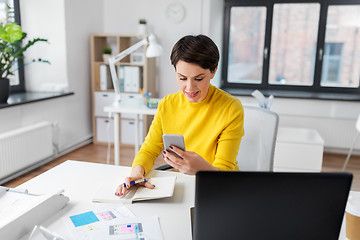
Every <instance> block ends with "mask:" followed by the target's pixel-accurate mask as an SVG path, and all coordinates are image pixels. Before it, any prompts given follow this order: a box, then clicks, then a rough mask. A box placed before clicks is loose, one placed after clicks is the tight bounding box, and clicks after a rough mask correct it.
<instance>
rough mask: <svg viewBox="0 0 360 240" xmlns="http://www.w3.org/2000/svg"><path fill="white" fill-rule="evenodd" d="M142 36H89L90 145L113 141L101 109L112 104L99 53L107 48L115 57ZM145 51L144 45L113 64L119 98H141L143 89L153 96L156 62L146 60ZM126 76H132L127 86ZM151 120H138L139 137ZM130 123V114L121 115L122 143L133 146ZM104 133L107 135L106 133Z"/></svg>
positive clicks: (110, 125)
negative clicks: (91, 139) (91, 136)
mask: <svg viewBox="0 0 360 240" xmlns="http://www.w3.org/2000/svg"><path fill="white" fill-rule="evenodd" d="M144 37H147V36H146V35H136V34H134V35H121V34H92V35H91V39H90V57H91V59H90V60H91V101H92V126H93V136H94V137H93V141H94V143H106V142H107V141H108V140H110V141H111V142H113V141H114V137H113V135H114V133H113V119H110V121H109V119H108V114H107V113H106V112H104V107H105V106H107V105H111V104H112V103H113V101H114V97H115V92H114V87H113V84H112V81H111V75H110V70H109V64H108V63H107V61H106V60H105V61H104V59H103V51H104V49H105V48H111V50H112V54H113V55H116V54H118V53H119V52H122V51H124V50H125V49H127V48H129V47H130V46H132V45H133V44H135V43H137V42H139V41H141V40H142V39H143V38H144ZM146 49H147V46H143V47H142V48H140V49H138V50H137V51H135V52H134V53H132V54H130V55H128V56H126V57H125V58H123V59H122V60H121V61H120V62H118V63H117V64H116V71H117V75H118V77H119V78H122V84H120V89H121V94H120V95H121V98H122V99H124V98H126V99H132V98H133V99H136V98H142V95H141V94H140V89H143V90H144V92H151V96H152V97H157V92H156V59H155V58H146V57H145V53H146ZM134 70H135V71H134ZM124 73H125V74H124ZM130 75H131V76H132V77H131V81H130V83H131V85H130V84H129V79H130V78H129V76H130ZM134 75H135V78H134ZM127 76H128V77H127ZM134 79H135V81H134ZM152 118H153V117H152V116H143V117H142V118H141V119H140V125H141V126H143V127H142V130H143V131H141V132H140V136H141V137H142V138H143V137H144V135H146V133H147V131H148V129H149V126H150V124H151V121H152ZM133 121H134V116H133V115H131V114H122V115H121V125H120V126H121V127H120V131H121V136H122V137H121V143H122V144H134V136H133V134H130V132H131V133H133V131H131V128H133V127H134V126H133ZM107 132H110V133H109V134H108V133H107ZM128 133H129V134H128ZM108 136H109V137H108Z"/></svg>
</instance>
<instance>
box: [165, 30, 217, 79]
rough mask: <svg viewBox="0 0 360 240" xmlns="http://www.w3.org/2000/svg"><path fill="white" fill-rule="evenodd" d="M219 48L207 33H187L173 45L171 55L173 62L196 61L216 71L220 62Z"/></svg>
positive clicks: (201, 65) (174, 64)
mask: <svg viewBox="0 0 360 240" xmlns="http://www.w3.org/2000/svg"><path fill="white" fill-rule="evenodd" d="M219 57H220V54H219V49H218V48H217V46H216V44H215V43H214V42H213V40H211V39H210V38H209V37H207V36H205V35H201V34H200V35H197V36H193V35H187V36H185V37H182V38H181V39H180V40H179V41H178V42H177V43H176V44H175V45H174V47H173V49H172V51H171V55H170V60H171V64H172V65H173V66H174V68H175V69H176V64H177V63H178V62H179V61H180V60H182V61H184V62H188V63H195V64H197V65H199V66H200V67H202V68H204V69H210V71H211V72H214V71H215V69H216V67H217V66H218V62H219Z"/></svg>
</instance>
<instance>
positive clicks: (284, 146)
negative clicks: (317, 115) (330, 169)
mask: <svg viewBox="0 0 360 240" xmlns="http://www.w3.org/2000/svg"><path fill="white" fill-rule="evenodd" d="M323 152H324V140H323V139H322V137H321V136H320V134H319V133H318V132H317V131H316V130H315V129H308V128H291V127H279V129H278V135H277V140H276V147H275V154H274V171H275V172H321V167H322V159H323Z"/></svg>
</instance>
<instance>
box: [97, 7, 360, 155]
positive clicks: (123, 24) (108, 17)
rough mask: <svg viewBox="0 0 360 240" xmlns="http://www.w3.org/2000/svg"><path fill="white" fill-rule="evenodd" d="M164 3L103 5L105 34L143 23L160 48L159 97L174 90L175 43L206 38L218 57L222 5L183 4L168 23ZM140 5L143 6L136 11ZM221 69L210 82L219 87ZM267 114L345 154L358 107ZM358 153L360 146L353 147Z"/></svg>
mask: <svg viewBox="0 0 360 240" xmlns="http://www.w3.org/2000/svg"><path fill="white" fill-rule="evenodd" d="M171 2H173V1H167V0H153V1H147V0H133V1H127V0H104V30H105V31H106V32H116V33H135V32H136V30H137V21H138V19H139V18H146V19H147V20H148V25H149V26H150V31H152V32H154V33H155V34H156V35H157V36H158V37H159V39H160V42H161V44H162V45H163V47H164V50H165V51H164V54H163V55H162V56H161V57H160V59H159V64H158V66H159V67H158V68H159V69H158V71H159V74H158V75H159V81H158V84H159V96H160V97H163V96H165V95H166V94H169V93H173V92H176V91H177V86H176V82H175V76H174V70H173V68H172V66H171V65H170V61H169V55H170V52H171V48H172V46H173V45H174V43H175V42H176V41H177V40H178V39H179V38H180V37H182V36H184V35H185V34H199V33H202V34H206V35H209V36H210V37H211V38H212V39H213V40H214V41H215V43H216V44H217V45H218V47H219V49H220V52H221V54H222V34H223V32H222V30H223V29H222V24H223V7H224V3H223V1H220V0H184V1H179V2H181V3H182V4H183V5H184V6H185V8H186V18H185V20H184V21H183V22H181V23H180V24H172V23H169V22H168V21H167V19H166V16H165V10H166V7H167V6H168V4H170V3H171ZM139 6H142V7H139ZM220 75H221V65H220V66H219V71H218V73H217V75H216V77H215V78H214V80H213V82H212V83H213V84H214V85H217V86H218V85H219V82H220ZM239 98H240V99H241V100H242V101H243V103H245V104H254V103H255V101H254V99H253V98H252V97H239ZM272 110H274V111H275V112H277V113H278V114H279V115H280V126H292V127H307V128H315V129H317V130H318V132H319V133H320V135H321V136H322V137H323V138H324V140H325V146H326V148H327V150H336V151H339V152H346V150H347V149H348V148H349V146H350V145H351V143H352V141H353V139H354V138H355V133H356V130H355V121H356V118H357V116H358V114H359V113H360V103H359V102H347V101H325V100H310V99H309V100H306V99H286V98H277V99H275V102H274V105H273V108H272ZM357 149H359V150H360V141H359V143H358V144H357Z"/></svg>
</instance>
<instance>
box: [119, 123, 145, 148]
mask: <svg viewBox="0 0 360 240" xmlns="http://www.w3.org/2000/svg"><path fill="white" fill-rule="evenodd" d="M139 126H140V127H139V131H140V132H139V137H140V142H141V143H142V142H143V141H144V123H143V121H139ZM135 127H136V126H135V121H134V120H128V119H121V130H120V131H121V136H120V137H121V143H123V144H135V133H136V131H135V130H136V129H135Z"/></svg>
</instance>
